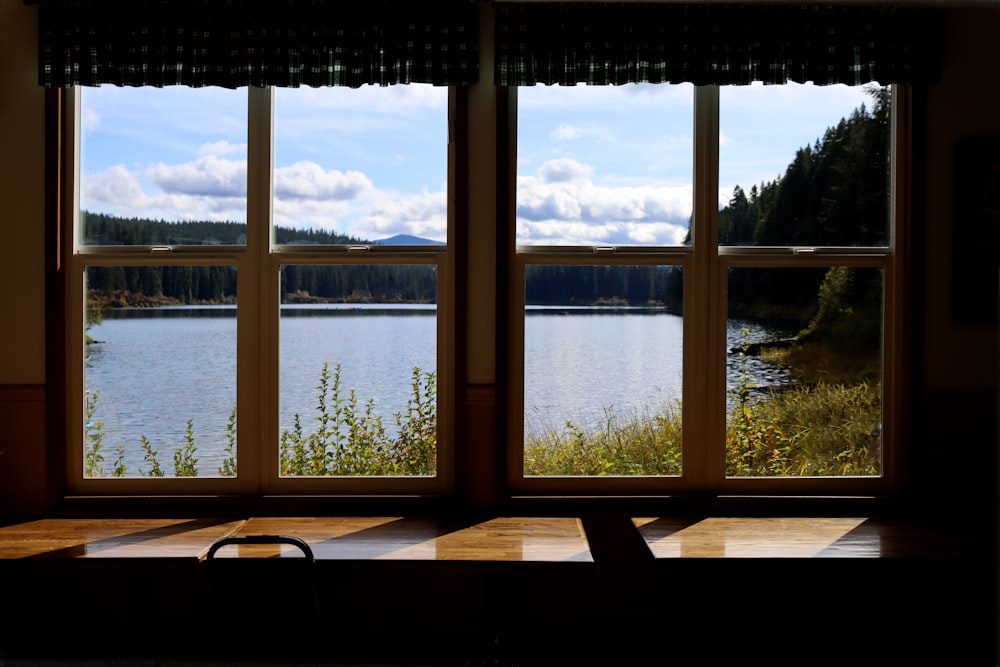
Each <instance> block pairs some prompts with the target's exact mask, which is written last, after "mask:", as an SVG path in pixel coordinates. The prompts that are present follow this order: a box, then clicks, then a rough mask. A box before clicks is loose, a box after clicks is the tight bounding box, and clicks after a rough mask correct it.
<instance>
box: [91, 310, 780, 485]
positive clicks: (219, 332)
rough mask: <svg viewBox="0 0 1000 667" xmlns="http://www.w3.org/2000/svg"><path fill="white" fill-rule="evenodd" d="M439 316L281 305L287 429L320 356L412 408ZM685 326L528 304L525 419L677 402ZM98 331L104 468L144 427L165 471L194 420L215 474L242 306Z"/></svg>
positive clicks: (376, 393) (558, 420) (379, 395)
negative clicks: (238, 309)
mask: <svg viewBox="0 0 1000 667" xmlns="http://www.w3.org/2000/svg"><path fill="white" fill-rule="evenodd" d="M434 314H435V307H434V306H433V305H430V306H414V305H343V304H329V305H295V306H285V307H283V308H282V316H281V323H280V332H279V336H280V353H279V367H280V371H279V372H280V376H281V379H280V396H281V399H280V405H279V419H280V424H281V428H282V429H286V428H291V427H292V424H293V419H294V415H295V414H296V413H298V414H299V415H300V417H301V420H302V424H303V428H304V429H305V430H306V431H307V432H308V431H311V430H312V428H313V423H312V417H314V416H315V414H316V412H315V410H316V405H317V393H318V392H317V386H318V384H319V381H320V373H321V370H322V367H323V363H324V362H326V363H327V364H329V369H330V372H331V375H332V374H333V373H334V371H335V368H336V365H337V364H340V373H341V374H340V384H341V397H342V399H344V400H347V399H349V398H350V392H351V390H353V392H354V397H355V399H356V401H357V403H358V405H359V406H364V405H365V404H367V402H368V401H369V399H371V400H373V401H374V404H373V408H374V412H375V414H378V415H381V416H382V418H383V422H384V424H385V426H386V428H387V430H389V431H390V432H395V421H394V418H393V415H394V414H396V413H399V412H405V410H406V405H407V400H408V398H409V397H410V395H411V393H412V389H411V384H412V375H413V371H414V368H419V369H421V371H434V370H435V359H436V345H435V332H436V318H435V317H434ZM682 324H683V320H682V318H681V317H680V316H679V315H674V314H669V313H666V312H664V311H662V310H658V309H649V308H614V309H608V308H571V307H559V308H549V307H545V308H540V307H539V308H534V307H533V308H529V309H528V314H527V317H526V319H525V332H526V341H527V342H526V345H525V358H526V364H525V366H526V372H525V406H526V408H525V428H526V429H527V430H537V429H543V428H549V427H552V426H555V427H560V426H561V425H562V424H563V423H564V422H565V421H567V420H571V421H573V422H574V423H576V424H599V423H601V421H602V420H603V419H604V417H605V414H606V412H607V410H609V409H610V410H613V411H614V412H616V413H617V414H621V415H628V414H649V413H652V412H655V411H658V410H659V407H660V406H662V405H664V404H665V403H672V402H673V401H675V400H676V399H679V398H680V389H681V363H682V346H681V342H682ZM744 328H746V329H748V334H747V339H748V340H762V339H767V338H775V337H780V336H784V335H787V332H784V331H780V330H776V329H769V328H766V327H763V326H761V325H759V324H753V323H749V322H743V321H732V322H730V323H729V338H730V340H729V346H730V347H731V346H732V345H736V344H738V342H739V341H740V340H741V337H742V336H743V333H742V332H743V329H744ZM90 334H91V336H92V337H93V338H94V339H95V340H97V341H99V342H98V343H96V344H93V345H89V346H88V347H87V367H86V382H87V387H88V390H89V391H91V392H94V391H97V392H99V393H98V398H97V410H96V412H95V414H94V416H93V421H94V422H95V423H96V422H100V423H102V424H103V433H104V440H103V453H104V457H105V463H104V468H105V471H106V472H108V471H110V470H111V469H112V468H113V459H114V456H115V454H114V447H115V446H116V445H117V444H118V443H119V442H122V443H124V444H125V446H126V452H127V455H126V464H127V466H128V468H129V475H132V474H138V471H139V470H140V469H142V470H146V469H148V465H147V464H145V463H144V461H143V458H142V452H141V448H140V446H139V444H140V437H141V436H143V435H145V436H146V437H147V438H148V439H149V441H150V442H151V443H152V445H153V449H154V450H156V451H157V452H158V455H157V458H158V460H159V462H160V465H161V467H162V468H163V469H164V471H165V472H167V473H168V474H170V473H171V472H172V470H173V467H172V456H173V452H174V451H175V450H176V449H177V447H178V446H179V445H181V444H183V442H184V438H185V433H186V429H187V421H188V419H190V420H191V428H192V431H193V435H194V439H195V443H196V445H197V447H198V451H197V452H196V456H197V457H198V458H199V463H198V467H199V472H200V474H201V475H203V476H207V475H213V474H216V471H217V469H218V468H219V466H220V465H221V462H222V458H223V449H224V447H225V444H226V425H227V422H228V420H229V416H230V413H231V411H232V409H233V407H234V406H235V404H236V308H235V306H218V307H216V306H198V307H166V308H155V309H125V310H110V311H108V312H107V313H106V315H105V319H104V320H103V322H101V324H99V325H97V326H95V327H94V328H92V329H91V331H90ZM626 341H627V343H628V344H627V345H626V344H625V342H626ZM750 372H751V377H752V379H753V381H754V382H756V383H757V384H761V385H772V384H776V383H779V382H781V381H782V378H783V374H782V371H781V369H778V368H775V367H773V366H767V365H766V364H761V363H760V362H759V361H757V360H751V367H750ZM731 375H732V374H731ZM331 382H332V379H331Z"/></svg>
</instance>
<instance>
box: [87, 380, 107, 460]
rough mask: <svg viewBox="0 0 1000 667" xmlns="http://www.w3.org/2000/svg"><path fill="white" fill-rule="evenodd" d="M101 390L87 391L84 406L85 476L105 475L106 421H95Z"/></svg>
mask: <svg viewBox="0 0 1000 667" xmlns="http://www.w3.org/2000/svg"><path fill="white" fill-rule="evenodd" d="M99 395H100V392H99V391H97V390H95V391H93V392H88V393H87V401H86V406H85V407H84V424H85V426H84V440H85V442H86V446H85V447H84V455H83V475H84V477H103V476H104V469H103V467H102V464H103V463H104V455H103V454H102V453H101V449H102V448H103V440H104V422H97V421H94V415H95V413H96V412H97V398H98V396H99Z"/></svg>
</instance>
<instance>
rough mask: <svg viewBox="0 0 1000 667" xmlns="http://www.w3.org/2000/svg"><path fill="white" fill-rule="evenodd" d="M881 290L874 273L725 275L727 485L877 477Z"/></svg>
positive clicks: (749, 271) (742, 271) (750, 271)
mask: <svg viewBox="0 0 1000 667" xmlns="http://www.w3.org/2000/svg"><path fill="white" fill-rule="evenodd" d="M882 283H883V272H882V270H881V269H878V268H860V267H847V266H835V267H827V268H807V269H798V268H739V269H731V270H730V272H729V298H730V308H729V329H730V335H731V339H730V354H729V359H728V371H727V372H728V378H727V379H728V387H729V389H728V396H727V398H728V400H727V413H728V419H727V436H726V474H727V475H728V476H731V477H732V476H752V477H790V476H875V475H879V474H880V473H881V460H882V451H881V445H882V429H881V425H882V400H881V387H882V372H881V351H882V289H883V284H882ZM736 336H738V339H737V340H736V341H735V342H734V341H733V339H732V338H733V337H736Z"/></svg>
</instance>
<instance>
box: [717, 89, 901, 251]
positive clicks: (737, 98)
mask: <svg viewBox="0 0 1000 667" xmlns="http://www.w3.org/2000/svg"><path fill="white" fill-rule="evenodd" d="M890 105H891V101H890V89H889V88H880V87H877V86H863V87H850V86H813V85H802V84H787V85H783V86H764V85H752V86H730V87H723V88H722V89H721V90H720V111H719V114H720V118H719V125H720V141H719V208H720V209H721V213H720V216H719V243H720V244H721V245H756V246H787V245H793V246H885V245H887V244H888V240H889V232H888V230H889V140H890V122H889V109H890Z"/></svg>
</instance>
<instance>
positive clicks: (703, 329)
mask: <svg viewBox="0 0 1000 667" xmlns="http://www.w3.org/2000/svg"><path fill="white" fill-rule="evenodd" d="M694 153H695V154H694V215H693V216H692V217H693V220H692V225H691V245H692V247H693V249H694V254H693V260H692V262H691V264H690V267H689V274H688V275H685V277H684V336H685V338H684V351H685V353H684V402H683V407H684V477H685V480H688V481H689V482H690V483H691V484H693V485H695V486H697V487H699V488H704V486H705V485H706V484H707V483H708V480H709V479H715V478H716V477H721V474H722V471H723V470H724V468H725V460H724V458H725V457H724V450H723V448H722V447H721V445H720V444H719V443H721V442H722V439H723V437H724V433H723V432H720V428H724V420H721V421H720V419H719V418H718V417H719V414H720V410H721V409H722V405H721V404H720V397H722V396H723V392H722V391H721V386H720V383H723V382H724V381H725V379H724V370H725V369H724V367H723V366H722V365H721V364H720V361H721V360H722V359H724V356H722V355H720V353H719V352H720V350H723V351H724V347H725V314H724V313H723V312H721V309H722V308H723V306H724V304H725V298H724V294H722V289H723V288H724V285H721V284H720V281H719V280H718V275H719V261H718V238H719V211H718V209H719V192H718V191H719V187H718V182H719V89H718V87H714V86H699V87H696V88H695V99H694Z"/></svg>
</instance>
